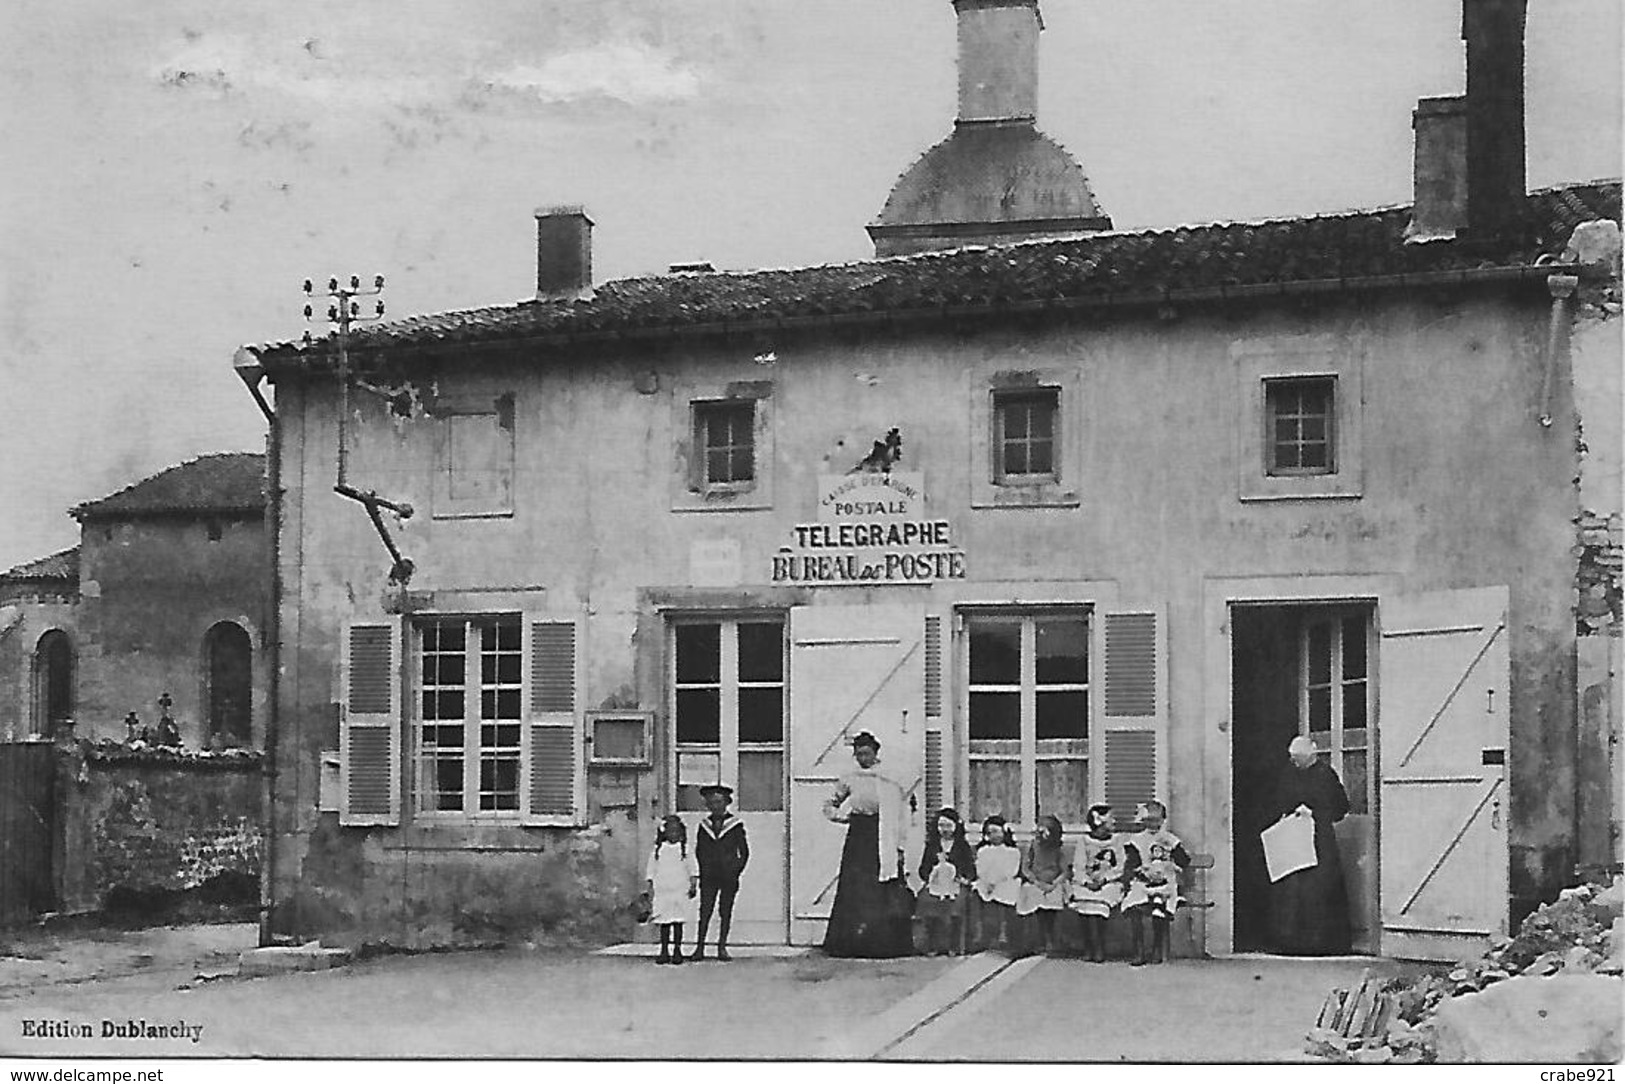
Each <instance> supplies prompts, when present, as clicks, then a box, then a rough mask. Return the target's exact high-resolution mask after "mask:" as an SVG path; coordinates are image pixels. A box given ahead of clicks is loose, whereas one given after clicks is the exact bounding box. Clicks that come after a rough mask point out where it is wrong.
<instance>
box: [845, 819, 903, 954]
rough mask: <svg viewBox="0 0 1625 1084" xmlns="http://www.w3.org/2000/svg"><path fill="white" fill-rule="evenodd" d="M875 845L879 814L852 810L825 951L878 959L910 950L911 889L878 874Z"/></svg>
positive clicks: (878, 833)
mask: <svg viewBox="0 0 1625 1084" xmlns="http://www.w3.org/2000/svg"><path fill="white" fill-rule="evenodd" d="M879 848H880V817H879V816H877V815H876V814H873V813H853V814H851V815H850V816H849V817H848V819H847V824H846V844H845V845H844V846H843V847H842V848H841V873H840V877H839V878H838V879H837V880H836V882H835V903H834V905H833V906H832V907H831V908H830V912H829V925H828V927H827V928H826V929H825V932H824V952H825V953H827V954H828V955H830V956H860V957H864V958H869V959H883V958H886V957H891V956H910V955H913V953H914V932H913V929H912V927H911V924H910V920H911V918H912V913H911V906H912V903H913V895H912V894H911V893H910V892H909V890H908V886H907V885H906V884H905V883H904V882H903V881H902V880H901V879H897V880H891V881H882V880H881V879H880V853H879Z"/></svg>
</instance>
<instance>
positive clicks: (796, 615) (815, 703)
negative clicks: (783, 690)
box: [789, 606, 926, 945]
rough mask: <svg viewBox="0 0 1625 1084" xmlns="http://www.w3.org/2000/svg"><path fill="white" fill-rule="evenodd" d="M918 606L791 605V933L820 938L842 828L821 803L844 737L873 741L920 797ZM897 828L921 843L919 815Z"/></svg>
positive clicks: (843, 759) (848, 749) (846, 764)
mask: <svg viewBox="0 0 1625 1084" xmlns="http://www.w3.org/2000/svg"><path fill="white" fill-rule="evenodd" d="M924 641H925V610H924V608H923V607H917V606H817V607H812V606H808V607H797V608H795V609H792V610H791V611H790V726H789V734H790V940H791V942H792V943H794V944H799V945H808V944H818V943H819V942H821V941H822V940H823V937H824V925H825V923H826V922H827V920H828V919H829V912H830V906H831V904H832V903H833V902H834V899H835V880H836V877H837V875H838V873H839V870H840V862H841V845H842V843H843V842H844V841H845V837H846V829H845V827H844V826H842V825H839V824H834V823H832V822H830V821H828V820H826V819H825V818H824V815H823V804H824V800H825V799H826V798H827V797H828V796H829V794H830V791H831V789H832V788H833V787H834V785H835V782H836V780H837V779H838V778H839V777H840V776H841V774H842V773H843V772H846V771H847V770H849V769H850V768H852V767H853V761H852V746H851V739H852V736H853V735H854V734H857V733H858V732H859V731H863V730H867V731H869V732H870V733H872V734H874V735H875V736H876V737H877V738H879V739H880V742H881V750H880V764H881V768H882V769H883V770H884V771H885V772H886V773H887V774H888V775H890V776H891V777H892V778H894V779H897V780H899V781H900V782H901V783H902V784H903V786H904V787H905V788H906V789H908V790H909V791H910V794H911V796H912V798H913V801H912V802H911V803H909V804H908V805H906V806H905V810H911V809H914V808H917V807H918V805H919V802H920V801H922V800H923V795H922V793H921V788H922V786H923V782H924V780H923V774H924V748H925V712H924V710H923V708H924V704H925V655H926V650H925V643H924ZM910 821H911V830H910V831H909V832H907V833H906V835H905V837H904V838H905V841H906V843H905V845H906V847H907V848H908V853H909V854H911V855H916V854H918V853H919V851H920V847H921V845H922V844H921V841H920V839H919V832H918V827H917V826H918V825H919V824H920V820H919V817H918V815H914V816H912V817H911V818H910Z"/></svg>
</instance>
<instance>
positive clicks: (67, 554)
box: [0, 546, 79, 582]
mask: <svg viewBox="0 0 1625 1084" xmlns="http://www.w3.org/2000/svg"><path fill="white" fill-rule="evenodd" d="M78 578H79V547H78V546H74V547H73V548H71V549H65V550H63V551H62V552H61V553H53V554H51V555H50V556H49V557H41V558H40V559H39V560H37V561H29V562H28V563H27V564H21V565H18V566H17V567H16V568H13V569H8V570H7V571H5V572H0V582H11V581H16V580H68V581H74V580H77V579H78Z"/></svg>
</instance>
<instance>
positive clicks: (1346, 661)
mask: <svg viewBox="0 0 1625 1084" xmlns="http://www.w3.org/2000/svg"><path fill="white" fill-rule="evenodd" d="M1365 666H1366V661H1365V618H1364V617H1363V616H1362V617H1345V618H1343V676H1344V677H1345V678H1363V677H1365Z"/></svg>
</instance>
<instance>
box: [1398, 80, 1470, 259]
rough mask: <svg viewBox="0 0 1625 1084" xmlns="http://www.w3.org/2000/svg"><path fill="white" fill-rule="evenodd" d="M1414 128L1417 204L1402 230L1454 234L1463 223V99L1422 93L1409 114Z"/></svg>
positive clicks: (1429, 236) (1423, 235) (1434, 236)
mask: <svg viewBox="0 0 1625 1084" xmlns="http://www.w3.org/2000/svg"><path fill="white" fill-rule="evenodd" d="M1411 127H1412V128H1414V129H1416V165H1415V171H1414V177H1415V186H1416V205H1415V206H1414V207H1413V208H1412V209H1411V225H1410V228H1409V229H1408V230H1407V231H1406V233H1405V236H1406V237H1407V238H1410V239H1412V240H1416V241H1433V240H1438V239H1440V238H1452V237H1455V236H1456V233H1457V231H1459V230H1463V229H1466V228H1467V99H1466V98H1463V97H1455V98H1423V99H1422V100H1421V101H1419V102H1417V103H1416V111H1415V112H1414V113H1412V114H1411Z"/></svg>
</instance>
